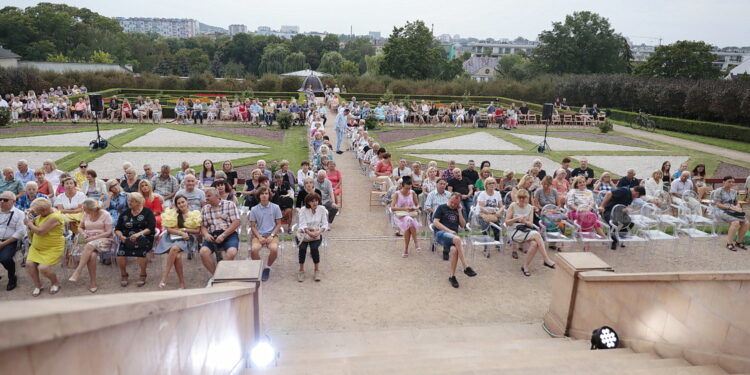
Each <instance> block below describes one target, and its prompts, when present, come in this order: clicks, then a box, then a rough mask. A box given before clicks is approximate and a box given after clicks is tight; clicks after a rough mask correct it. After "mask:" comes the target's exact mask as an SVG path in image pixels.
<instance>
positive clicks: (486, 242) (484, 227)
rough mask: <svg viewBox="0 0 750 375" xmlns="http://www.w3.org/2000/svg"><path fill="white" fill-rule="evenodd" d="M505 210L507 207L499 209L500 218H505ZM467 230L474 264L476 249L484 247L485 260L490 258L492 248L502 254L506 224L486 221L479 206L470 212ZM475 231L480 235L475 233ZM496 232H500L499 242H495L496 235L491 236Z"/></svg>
mask: <svg viewBox="0 0 750 375" xmlns="http://www.w3.org/2000/svg"><path fill="white" fill-rule="evenodd" d="M475 201H476V200H475ZM504 208H505V207H500V208H499V209H498V217H500V218H503V217H505V215H504ZM466 228H467V229H468V231H469V233H470V234H469V240H468V241H469V243H470V244H471V263H472V264H474V257H475V253H476V247H479V246H481V247H482V253H483V254H484V256H485V258H489V257H490V247H495V249H497V251H498V252H502V250H503V249H504V248H505V241H504V239H505V232H506V229H505V224H504V223H502V222H501V221H498V222H496V223H493V222H486V221H484V220H483V219H482V215H481V207H479V206H478V205H475V206H474V207H472V208H471V211H469V223H467V224H466ZM475 231H477V232H479V233H475ZM494 231H497V232H498V236H499V239H498V240H495V237H494V235H492V234H494V233H492V234H491V232H494Z"/></svg>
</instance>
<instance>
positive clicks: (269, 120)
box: [263, 113, 273, 126]
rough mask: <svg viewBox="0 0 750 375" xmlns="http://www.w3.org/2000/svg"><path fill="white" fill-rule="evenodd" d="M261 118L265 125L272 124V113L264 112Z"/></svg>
mask: <svg viewBox="0 0 750 375" xmlns="http://www.w3.org/2000/svg"><path fill="white" fill-rule="evenodd" d="M263 119H264V120H265V121H266V125H268V126H271V124H273V113H266V114H265V115H263Z"/></svg>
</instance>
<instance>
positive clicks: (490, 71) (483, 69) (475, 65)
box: [463, 56, 500, 82]
mask: <svg viewBox="0 0 750 375" xmlns="http://www.w3.org/2000/svg"><path fill="white" fill-rule="evenodd" d="M499 61H500V58H499V57H497V56H495V57H492V56H471V57H470V58H469V59H468V60H466V61H464V64H463V67H464V71H465V72H467V73H469V75H470V76H471V79H473V80H475V81H477V82H487V81H489V80H491V79H493V78H494V77H495V67H496V66H497V63H498V62H499Z"/></svg>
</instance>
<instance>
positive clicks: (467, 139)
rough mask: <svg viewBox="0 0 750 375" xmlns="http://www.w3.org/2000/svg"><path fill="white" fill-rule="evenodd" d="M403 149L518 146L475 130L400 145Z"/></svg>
mask: <svg viewBox="0 0 750 375" xmlns="http://www.w3.org/2000/svg"><path fill="white" fill-rule="evenodd" d="M402 149H405V150H440V149H444V150H510V151H518V150H521V148H520V147H518V146H516V145H515V144H513V143H510V142H508V141H506V140H503V139H500V138H498V137H495V136H494V135H492V134H490V133H487V132H476V133H471V134H465V135H460V136H458V137H450V138H444V139H439V140H437V141H431V142H426V143H418V144H415V145H409V146H405V147H402Z"/></svg>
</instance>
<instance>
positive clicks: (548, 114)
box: [542, 103, 554, 120]
mask: <svg viewBox="0 0 750 375" xmlns="http://www.w3.org/2000/svg"><path fill="white" fill-rule="evenodd" d="M552 109H553V108H552V103H544V108H542V120H552V113H554V111H553V110H552Z"/></svg>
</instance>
